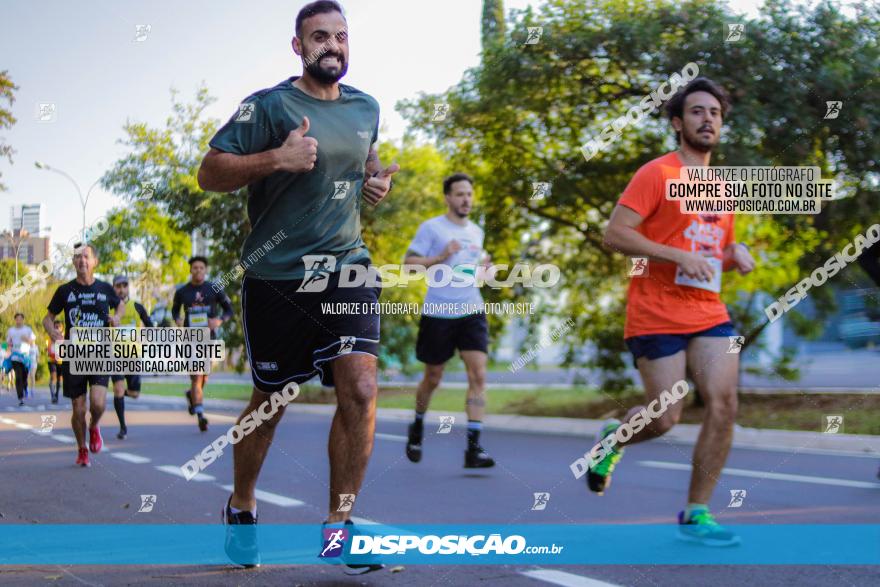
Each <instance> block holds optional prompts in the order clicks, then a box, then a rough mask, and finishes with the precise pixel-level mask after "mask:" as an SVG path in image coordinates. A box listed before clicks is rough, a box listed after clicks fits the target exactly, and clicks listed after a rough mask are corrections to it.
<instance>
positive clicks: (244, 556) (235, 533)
mask: <svg viewBox="0 0 880 587" xmlns="http://www.w3.org/2000/svg"><path fill="white" fill-rule="evenodd" d="M231 501H232V496H230V497H229V499H228V500H227V501H226V507H225V508H223V511H222V512H221V514H220V515H221V516H222V518H223V525H224V526H226V542H225V543H224V545H223V546H224V548H225V550H226V556H228V557H229V560H231V561H232V562H233V563H235V564H237V565H240V566H242V567H244V568H246V569H252V568H254V567H259V566H260V549H259V546H258V545H257V528H256V525H257V516H255V515H254V514H252V513H250V512H238V513H237V514H233V513H232V508H231V507H230V506H229V504H230V502H231Z"/></svg>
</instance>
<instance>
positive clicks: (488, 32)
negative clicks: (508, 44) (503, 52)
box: [480, 0, 504, 51]
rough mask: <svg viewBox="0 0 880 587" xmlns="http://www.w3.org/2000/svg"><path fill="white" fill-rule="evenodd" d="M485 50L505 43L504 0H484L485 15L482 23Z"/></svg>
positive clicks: (481, 29)
mask: <svg viewBox="0 0 880 587" xmlns="http://www.w3.org/2000/svg"><path fill="white" fill-rule="evenodd" d="M480 34H481V36H482V44H483V50H484V51H485V50H487V49H489V48H490V46H492V45H495V44H498V43H504V0H483V17H482V21H481V23H480Z"/></svg>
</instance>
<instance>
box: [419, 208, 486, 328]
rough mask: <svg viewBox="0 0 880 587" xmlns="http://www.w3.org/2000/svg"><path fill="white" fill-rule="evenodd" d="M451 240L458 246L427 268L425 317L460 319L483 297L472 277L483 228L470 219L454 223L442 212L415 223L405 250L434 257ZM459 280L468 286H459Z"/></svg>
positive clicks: (477, 307) (477, 308)
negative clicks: (413, 235) (450, 253)
mask: <svg viewBox="0 0 880 587" xmlns="http://www.w3.org/2000/svg"><path fill="white" fill-rule="evenodd" d="M452 240H456V241H458V243H459V244H460V245H461V249H460V250H459V251H458V252H457V253H455V254H453V255H450V256H449V257H448V258H447V259H446V260H445V261H442V262H441V263H438V264H437V265H434V266H432V267H429V268H428V275H427V276H426V278H427V282H428V294H427V295H426V296H425V306H424V309H423V313H424V314H425V315H427V316H433V317H435V318H460V317H462V316H466V315H468V314H474V313H476V312H478V311H480V308H482V304H483V297H482V296H481V295H480V289H479V288H478V287H477V286H476V283H475V281H476V280H475V279H474V277H475V275H476V271H477V266H478V265H479V263H480V260H481V257H482V256H483V230H482V229H481V228H480V227H479V226H477V225H476V224H474V223H473V222H471V221H470V220H468V221H467V222H466V224H464V225H458V224H456V223H454V222H452V221H451V220H449V219H448V218H447V217H446V216H445V215H444V216H437V217H436V218H431V219H430V220H426V221H424V222H422V224H421V225H420V226H419V229H418V230H417V231H416V236H415V238H414V239H413V240H412V242H411V243H410V245H409V248H408V250H410V251H412V252H413V253H415V254H416V255H419V256H420V257H434V256H436V255H439V254H440V253H441V252H443V249H445V248H446V245H448V244H449V242H450V241H452ZM440 266H443V267H440ZM463 283H467V284H468V285H464V286H462V285H461V284H463Z"/></svg>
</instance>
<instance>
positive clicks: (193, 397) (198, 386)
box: [171, 256, 232, 432]
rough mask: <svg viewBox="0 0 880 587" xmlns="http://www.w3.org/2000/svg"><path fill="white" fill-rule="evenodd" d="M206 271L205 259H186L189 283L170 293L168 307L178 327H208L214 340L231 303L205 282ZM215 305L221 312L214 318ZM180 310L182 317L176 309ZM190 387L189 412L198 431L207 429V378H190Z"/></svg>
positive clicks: (222, 293) (187, 397)
mask: <svg viewBox="0 0 880 587" xmlns="http://www.w3.org/2000/svg"><path fill="white" fill-rule="evenodd" d="M207 271H208V260H207V259H205V258H204V257H199V256H196V257H193V258H191V259H190V260H189V272H190V276H191V279H190V282H189V283H187V284H185V285H182V286H180V287H179V288H177V291H176V292H174V303H173V304H172V306H171V317H172V318H173V319H174V321H175V322H176V323H177V325H178V326H187V327H191V328H210V329H211V338H214V337H215V336H216V333H217V329H218V328H219V327H220V325H221V324H223V323H224V322H226V321H227V320H229V319H230V318H232V302H230V301H229V296H227V295H226V293H224V292H223V288H221V287H220V286H219V285H217V284H215V283H212V282H210V281H208V280H207V279H205V274H206V273H207ZM217 306H220V308H221V309H222V310H223V313H222V314H220V316H218V315H217V314H218V312H217ZM181 308H183V317H181V316H180V309H181ZM190 382H191V383H190V388H189V389H188V390H186V399H187V401H189V413H190V414H195V415H196V416H197V417H198V420H199V430H201V431H202V432H205V431H207V430H208V419H207V418H205V412H204V408H203V407H202V397H203V393H202V390H203V389H204V388H205V385H207V384H208V376H207V375H190Z"/></svg>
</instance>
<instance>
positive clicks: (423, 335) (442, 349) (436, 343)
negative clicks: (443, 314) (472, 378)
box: [416, 312, 489, 365]
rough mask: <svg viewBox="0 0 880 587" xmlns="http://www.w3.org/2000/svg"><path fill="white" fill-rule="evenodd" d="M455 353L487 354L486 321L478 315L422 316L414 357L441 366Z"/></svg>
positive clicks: (487, 335)
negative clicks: (479, 352)
mask: <svg viewBox="0 0 880 587" xmlns="http://www.w3.org/2000/svg"><path fill="white" fill-rule="evenodd" d="M455 349H458V350H459V351H482V352H484V353H488V352H489V322H488V321H487V320H486V315H485V314H483V313H482V312H480V313H478V314H470V315H468V316H462V317H461V318H434V317H432V316H422V319H421V321H420V322H419V336H418V339H417V340H416V358H417V359H418V360H419V361H421V362H422V363H426V364H428V365H442V364H443V363H445V362H446V361H448V360H449V359H451V358H452V355H454V354H455Z"/></svg>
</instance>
